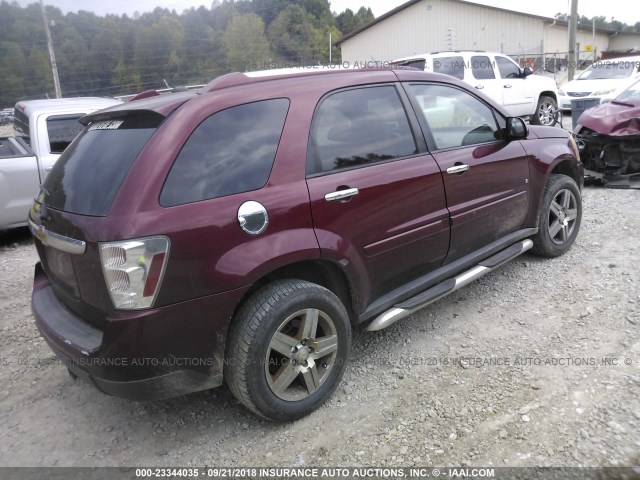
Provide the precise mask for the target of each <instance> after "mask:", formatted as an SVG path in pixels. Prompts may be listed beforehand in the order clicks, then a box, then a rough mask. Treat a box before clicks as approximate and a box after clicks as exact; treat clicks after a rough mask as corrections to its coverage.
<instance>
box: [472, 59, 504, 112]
mask: <svg viewBox="0 0 640 480" xmlns="http://www.w3.org/2000/svg"><path fill="white" fill-rule="evenodd" d="M494 64H495V62H494V61H493V60H492V59H491V58H489V57H488V56H487V55H472V56H471V59H470V61H469V65H468V68H467V69H466V71H465V81H466V82H467V83H468V84H469V85H471V86H472V87H473V88H475V89H476V90H478V91H480V92H482V93H484V94H485V95H487V96H488V97H489V98H491V99H492V100H493V101H495V102H496V103H498V104H499V105H502V102H503V98H502V90H503V87H502V81H501V80H500V79H499V78H498V77H497V76H496V73H495V69H494Z"/></svg>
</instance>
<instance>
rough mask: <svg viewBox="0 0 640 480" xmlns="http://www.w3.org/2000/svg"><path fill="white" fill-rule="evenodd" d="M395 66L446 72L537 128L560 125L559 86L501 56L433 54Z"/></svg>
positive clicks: (403, 60)
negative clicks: (527, 120) (537, 126)
mask: <svg viewBox="0 0 640 480" xmlns="http://www.w3.org/2000/svg"><path fill="white" fill-rule="evenodd" d="M392 63H393V64H394V65H398V66H403V67H411V68H417V69H419V70H425V71H427V72H436V73H444V74H446V75H451V76H452V77H456V78H458V79H460V80H462V81H463V82H466V83H468V84H469V85H471V86H472V87H474V88H475V89H476V90H478V91H479V92H482V93H484V94H485V95H487V96H488V97H490V98H491V99H493V100H494V101H495V102H497V103H498V104H499V105H502V106H503V107H504V108H506V109H507V111H508V112H509V113H510V114H511V115H513V116H514V117H524V118H527V119H529V120H530V121H531V123H532V124H534V125H549V126H553V125H555V124H556V123H558V118H559V117H558V87H557V86H556V83H555V82H554V81H553V80H552V79H550V78H546V77H544V76H541V75H532V71H531V69H530V68H528V67H526V68H520V67H519V66H518V64H517V63H516V62H514V61H513V60H512V59H511V58H509V57H508V56H506V55H503V54H501V53H493V52H483V51H477V50H456V51H447V52H432V53H424V54H421V55H413V56H411V57H406V58H401V59H398V60H395V61H394V62H392Z"/></svg>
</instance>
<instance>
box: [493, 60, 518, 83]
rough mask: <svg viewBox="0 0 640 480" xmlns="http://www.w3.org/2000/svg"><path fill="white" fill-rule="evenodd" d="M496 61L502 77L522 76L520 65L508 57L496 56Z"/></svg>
mask: <svg viewBox="0 0 640 480" xmlns="http://www.w3.org/2000/svg"><path fill="white" fill-rule="evenodd" d="M496 63H497V64H498V70H500V76H501V77H502V78H519V77H520V67H518V66H517V65H516V64H515V63H513V62H512V61H511V60H509V59H508V58H506V57H497V56H496Z"/></svg>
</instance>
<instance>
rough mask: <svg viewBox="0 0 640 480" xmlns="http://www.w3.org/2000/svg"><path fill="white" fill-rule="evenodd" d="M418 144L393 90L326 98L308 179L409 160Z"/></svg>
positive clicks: (363, 90)
mask: <svg viewBox="0 0 640 480" xmlns="http://www.w3.org/2000/svg"><path fill="white" fill-rule="evenodd" d="M414 153H416V144H415V141H414V139H413V135H412V133H411V128H410V127H409V121H408V120H407V115H406V113H405V111H404V108H403V107H402V103H401V101H400V97H398V93H397V92H396V89H395V87H393V86H381V87H370V88H359V89H355V90H346V91H342V92H338V93H334V94H333V95H331V96H329V97H326V98H325V99H324V100H323V101H322V103H321V104H320V106H319V107H318V110H317V111H316V114H315V117H314V119H313V126H312V128H311V138H310V141H309V155H308V163H307V173H309V174H313V173H318V172H328V171H332V170H338V169H342V168H351V167H355V166H359V165H365V164H369V163H376V162H382V161H385V160H391V159H394V158H400V157H406V156H407V155H412V154H414Z"/></svg>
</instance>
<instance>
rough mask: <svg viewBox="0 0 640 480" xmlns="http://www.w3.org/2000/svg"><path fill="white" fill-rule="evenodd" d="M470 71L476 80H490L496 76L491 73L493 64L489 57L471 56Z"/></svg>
mask: <svg viewBox="0 0 640 480" xmlns="http://www.w3.org/2000/svg"><path fill="white" fill-rule="evenodd" d="M471 73H473V77H474V78H477V79H478V80H492V79H494V78H496V75H495V73H493V65H492V62H491V60H489V57H484V56H475V57H471Z"/></svg>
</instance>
